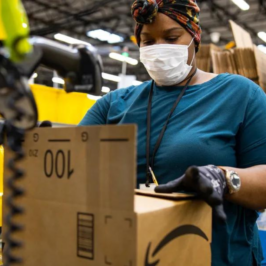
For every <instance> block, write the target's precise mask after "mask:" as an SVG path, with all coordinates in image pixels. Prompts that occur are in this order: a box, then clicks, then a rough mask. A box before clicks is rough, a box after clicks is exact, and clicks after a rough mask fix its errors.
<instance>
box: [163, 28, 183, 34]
mask: <svg viewBox="0 0 266 266" xmlns="http://www.w3.org/2000/svg"><path fill="white" fill-rule="evenodd" d="M174 30H179V31H180V30H182V31H183V30H184V28H182V27H175V28H171V29H167V30H164V31H163V32H164V33H170V32H171V31H174Z"/></svg>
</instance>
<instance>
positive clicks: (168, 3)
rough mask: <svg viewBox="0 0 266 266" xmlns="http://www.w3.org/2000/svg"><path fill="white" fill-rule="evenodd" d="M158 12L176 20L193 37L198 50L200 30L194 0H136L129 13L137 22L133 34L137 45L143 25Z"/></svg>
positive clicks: (198, 9) (151, 19) (198, 10)
mask: <svg viewBox="0 0 266 266" xmlns="http://www.w3.org/2000/svg"><path fill="white" fill-rule="evenodd" d="M158 12H161V13H163V14H165V15H166V16H168V17H170V18H171V19H173V20H175V21H176V22H178V23H179V24H180V25H181V26H182V27H184V28H185V29H186V30H187V31H188V32H189V33H190V34H191V35H192V36H193V37H195V44H196V51H198V48H199V45H200V41H201V32H202V31H201V27H200V25H199V12H200V8H199V6H198V5H197V2H196V0H136V1H135V2H134V3H133V5H132V7H131V13H132V16H133V18H134V20H135V21H136V22H137V24H136V28H135V35H136V39H137V43H138V45H140V33H141V30H142V28H143V25H144V24H151V23H152V22H153V21H154V19H155V17H156V15H157V14H158Z"/></svg>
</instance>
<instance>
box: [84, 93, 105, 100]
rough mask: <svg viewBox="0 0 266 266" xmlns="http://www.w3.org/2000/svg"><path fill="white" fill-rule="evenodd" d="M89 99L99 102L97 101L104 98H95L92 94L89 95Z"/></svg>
mask: <svg viewBox="0 0 266 266" xmlns="http://www.w3.org/2000/svg"><path fill="white" fill-rule="evenodd" d="M87 97H88V99H90V100H93V101H97V100H99V99H101V98H102V96H94V95H91V94H88V95H87Z"/></svg>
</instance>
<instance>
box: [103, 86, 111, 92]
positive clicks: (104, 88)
mask: <svg viewBox="0 0 266 266" xmlns="http://www.w3.org/2000/svg"><path fill="white" fill-rule="evenodd" d="M110 91H111V89H110V88H108V87H102V92H104V93H108V92H110Z"/></svg>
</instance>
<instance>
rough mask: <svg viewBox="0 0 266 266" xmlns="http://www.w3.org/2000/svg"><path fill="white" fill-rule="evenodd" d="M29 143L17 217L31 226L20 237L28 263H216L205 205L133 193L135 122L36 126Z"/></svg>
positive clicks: (57, 265)
mask: <svg viewBox="0 0 266 266" xmlns="http://www.w3.org/2000/svg"><path fill="white" fill-rule="evenodd" d="M24 147H25V151H26V154H27V157H26V158H25V160H24V162H23V163H22V164H21V167H23V169H25V170H26V177H25V179H24V180H23V181H22V182H21V183H20V185H22V186H24V187H25V189H26V191H27V193H26V195H25V196H24V197H23V198H21V199H20V200H18V202H17V203H18V204H20V205H23V206H25V209H26V212H25V214H24V215H22V216H21V217H19V218H18V219H17V221H19V222H20V223H21V224H23V225H25V229H24V231H23V232H22V233H19V234H16V235H14V237H15V238H17V239H22V240H23V242H24V247H23V248H22V249H20V250H18V251H17V252H16V254H17V255H19V256H20V257H22V258H23V261H24V262H23V264H22V265H24V266H36V265H38V266H77V265H78V266H104V265H113V266H152V265H153V266H155V265H158V266H167V265H169V266H170V265H171V266H173V265H181V266H183V265H186V266H189V265H193V266H197V265H202V266H207V265H210V264H211V249H210V242H211V209H210V207H208V206H207V204H205V203H204V202H202V201H198V200H193V199H191V195H184V194H175V195H157V194H155V193H153V192H140V191H138V192H136V193H138V194H135V192H134V188H135V186H136V128H135V126H131V125H128V126H97V127H79V128H59V129H50V128H43V129H36V130H35V131H33V132H31V133H29V134H28V135H27V137H26V139H25V142H24ZM6 154H7V155H6V162H7V160H8V157H10V153H6ZM7 176H8V170H7V169H6V171H5V178H7ZM139 193H141V194H139ZM4 194H5V196H7V195H8V191H6V190H5V193H4Z"/></svg>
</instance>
